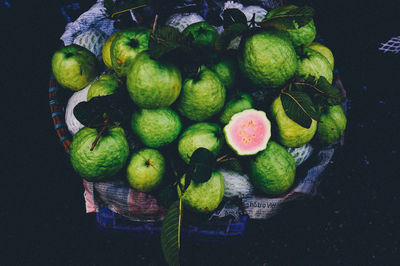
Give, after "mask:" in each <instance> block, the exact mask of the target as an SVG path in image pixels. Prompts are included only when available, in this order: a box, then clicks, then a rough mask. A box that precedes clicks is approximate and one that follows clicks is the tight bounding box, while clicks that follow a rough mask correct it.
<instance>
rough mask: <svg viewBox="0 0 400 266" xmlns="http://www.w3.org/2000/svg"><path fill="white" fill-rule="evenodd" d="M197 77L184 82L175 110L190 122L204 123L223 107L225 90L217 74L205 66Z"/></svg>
mask: <svg viewBox="0 0 400 266" xmlns="http://www.w3.org/2000/svg"><path fill="white" fill-rule="evenodd" d="M197 75H198V76H197V77H196V78H187V79H186V80H185V81H184V83H183V88H182V92H181V96H180V97H179V100H178V105H177V109H178V111H179V112H180V113H181V114H182V115H183V116H184V117H186V118H188V119H190V120H193V121H204V120H206V119H209V118H211V117H212V116H214V115H215V114H217V113H218V112H219V111H221V109H222V108H223V107H224V104H225V97H226V89H225V87H224V85H223V84H222V82H221V81H220V79H219V78H218V76H217V74H215V73H214V72H213V71H211V70H210V69H209V68H207V67H205V66H202V67H201V70H200V72H199V73H198V74H197Z"/></svg>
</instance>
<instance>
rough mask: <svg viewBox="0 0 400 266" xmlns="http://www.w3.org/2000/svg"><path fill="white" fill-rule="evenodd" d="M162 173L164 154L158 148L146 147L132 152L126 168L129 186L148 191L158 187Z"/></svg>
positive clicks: (163, 169)
mask: <svg viewBox="0 0 400 266" xmlns="http://www.w3.org/2000/svg"><path fill="white" fill-rule="evenodd" d="M164 173H165V159H164V156H163V155H162V154H161V153H160V152H159V151H158V150H155V149H148V148H147V149H142V150H140V151H138V152H135V153H134V154H132V157H131V159H130V161H129V163H128V166H127V168H126V175H127V179H128V182H129V184H130V186H131V187H132V188H134V189H136V190H138V191H141V192H150V191H152V190H154V189H156V188H158V187H159V186H160V184H161V183H162V180H163V176H164Z"/></svg>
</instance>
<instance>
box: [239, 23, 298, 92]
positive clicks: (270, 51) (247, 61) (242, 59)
mask: <svg viewBox="0 0 400 266" xmlns="http://www.w3.org/2000/svg"><path fill="white" fill-rule="evenodd" d="M239 50H240V51H239V57H238V65H239V69H240V71H241V72H242V74H243V75H244V76H245V77H247V78H248V79H249V80H250V81H251V82H252V83H254V84H255V85H256V86H258V87H260V88H262V89H272V88H278V87H280V86H282V85H284V84H285V83H286V82H287V81H288V80H289V79H290V78H292V77H293V75H294V73H295V71H296V68H297V57H296V52H295V50H294V48H293V46H292V44H291V42H290V41H289V40H288V39H287V38H285V37H284V35H283V34H278V33H277V32H276V31H273V30H271V31H263V32H260V33H256V34H254V35H252V36H250V37H248V38H247V39H246V40H245V41H244V42H243V40H242V44H241V46H240V47H239Z"/></svg>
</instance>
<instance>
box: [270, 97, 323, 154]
mask: <svg viewBox="0 0 400 266" xmlns="http://www.w3.org/2000/svg"><path fill="white" fill-rule="evenodd" d="M271 115H272V117H273V118H274V120H275V122H276V125H277V128H276V134H277V138H278V141H279V142H280V143H281V144H282V145H284V146H286V147H289V148H297V147H300V146H303V145H304V144H306V143H308V142H310V140H311V139H312V138H313V137H314V135H315V132H316V131H317V121H315V120H314V119H313V120H312V122H311V126H310V128H305V127H302V126H300V125H299V124H297V123H296V122H294V121H293V120H292V119H290V118H289V117H288V116H287V115H286V113H285V110H284V109H283V106H282V101H281V97H277V98H276V99H275V100H274V101H273V103H272V105H271Z"/></svg>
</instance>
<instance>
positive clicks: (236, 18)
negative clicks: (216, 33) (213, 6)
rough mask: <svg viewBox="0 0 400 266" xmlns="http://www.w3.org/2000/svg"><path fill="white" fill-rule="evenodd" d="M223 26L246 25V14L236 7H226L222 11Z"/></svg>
mask: <svg viewBox="0 0 400 266" xmlns="http://www.w3.org/2000/svg"><path fill="white" fill-rule="evenodd" d="M222 17H223V25H224V28H227V27H229V26H230V25H233V24H244V25H246V26H247V18H246V15H245V14H244V13H243V12H242V11H240V10H239V9H237V8H228V9H225V10H224V13H222Z"/></svg>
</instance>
